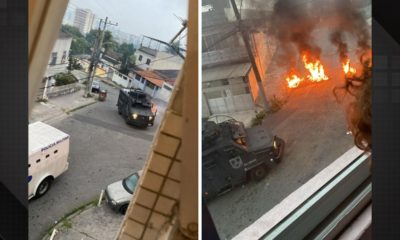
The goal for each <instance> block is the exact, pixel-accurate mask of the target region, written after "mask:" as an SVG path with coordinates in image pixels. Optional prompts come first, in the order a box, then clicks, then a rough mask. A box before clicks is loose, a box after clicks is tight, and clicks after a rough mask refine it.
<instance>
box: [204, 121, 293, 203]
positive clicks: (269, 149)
mask: <svg viewBox="0 0 400 240" xmlns="http://www.w3.org/2000/svg"><path fill="white" fill-rule="evenodd" d="M284 145H285V142H284V141H283V140H282V139H281V138H279V137H277V136H273V135H272V134H271V132H270V131H268V130H267V129H266V128H265V126H261V125H258V126H255V127H251V128H245V127H244V125H243V123H242V122H239V121H236V120H235V119H229V120H226V121H224V122H221V123H216V122H213V121H208V120H203V128H202V155H203V156H202V159H203V161H202V168H203V176H202V180H203V187H202V191H203V197H204V199H206V200H210V199H213V198H215V197H217V196H219V195H221V194H224V193H226V192H228V191H230V190H232V189H233V188H235V187H237V186H240V185H242V184H244V183H246V182H248V181H249V180H254V181H260V180H261V179H263V178H264V177H265V176H266V174H267V171H268V168H270V167H273V166H274V165H275V164H277V163H279V161H280V160H281V159H282V155H283V149H284Z"/></svg>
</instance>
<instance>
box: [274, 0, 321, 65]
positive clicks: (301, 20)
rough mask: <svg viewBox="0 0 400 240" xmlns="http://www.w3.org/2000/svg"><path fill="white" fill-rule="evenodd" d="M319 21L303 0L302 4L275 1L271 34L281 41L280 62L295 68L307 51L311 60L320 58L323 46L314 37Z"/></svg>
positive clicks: (289, 1)
mask: <svg viewBox="0 0 400 240" xmlns="http://www.w3.org/2000/svg"><path fill="white" fill-rule="evenodd" d="M318 22H319V19H318V17H316V15H315V14H310V10H309V6H308V5H307V4H304V2H303V1H302V2H300V4H299V1H293V0H278V1H277V2H276V3H275V5H274V9H273V13H272V16H271V19H270V23H271V24H270V31H269V34H272V35H274V36H275V37H276V38H277V40H278V41H279V46H280V54H279V55H278V56H277V58H278V59H277V62H278V64H280V65H281V66H282V65H283V66H286V67H287V68H293V67H295V64H296V62H297V60H298V59H299V55H303V54H305V53H307V54H308V58H309V59H310V60H313V59H318V58H319V56H320V54H321V48H320V47H319V46H318V45H317V44H316V43H315V40H314V39H313V37H312V32H313V30H314V29H315V28H316V27H317V26H318Z"/></svg>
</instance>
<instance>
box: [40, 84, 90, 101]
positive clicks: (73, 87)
mask: <svg viewBox="0 0 400 240" xmlns="http://www.w3.org/2000/svg"><path fill="white" fill-rule="evenodd" d="M81 88H82V85H81V84H79V83H72V84H68V85H64V86H59V87H49V88H47V92H46V93H47V94H46V95H47V97H48V98H52V97H58V96H61V95H66V94H71V93H74V92H77V91H79V90H80V89H81ZM40 97H41V96H40Z"/></svg>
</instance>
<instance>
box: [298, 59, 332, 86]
mask: <svg viewBox="0 0 400 240" xmlns="http://www.w3.org/2000/svg"><path fill="white" fill-rule="evenodd" d="M303 63H304V67H305V68H306V69H307V70H308V71H309V72H310V74H309V75H308V76H307V78H308V79H309V80H310V81H312V82H321V81H323V80H328V79H329V78H328V77H327V76H326V75H325V71H324V67H323V66H322V64H321V63H320V61H319V60H316V61H315V62H309V61H308V59H307V56H306V55H303Z"/></svg>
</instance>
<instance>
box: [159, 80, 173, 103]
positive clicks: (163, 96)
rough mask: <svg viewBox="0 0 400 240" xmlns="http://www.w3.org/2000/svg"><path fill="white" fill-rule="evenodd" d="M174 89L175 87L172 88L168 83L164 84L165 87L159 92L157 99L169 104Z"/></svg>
mask: <svg viewBox="0 0 400 240" xmlns="http://www.w3.org/2000/svg"><path fill="white" fill-rule="evenodd" d="M169 89H171V90H169ZM172 89H173V86H171V85H170V84H168V83H167V82H164V85H163V86H162V88H160V90H158V91H157V94H156V96H155V97H156V98H158V99H160V100H162V101H164V102H168V100H169V98H170V97H171V94H172Z"/></svg>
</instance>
